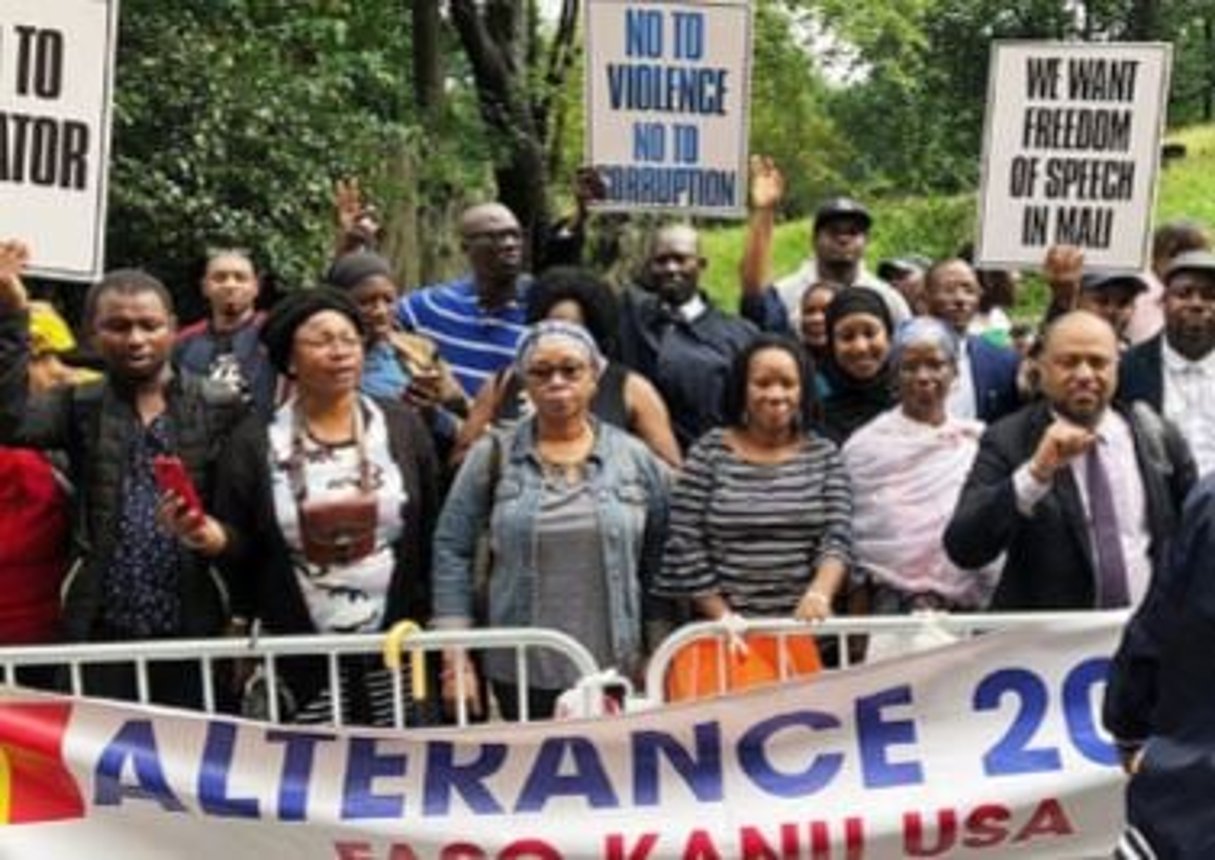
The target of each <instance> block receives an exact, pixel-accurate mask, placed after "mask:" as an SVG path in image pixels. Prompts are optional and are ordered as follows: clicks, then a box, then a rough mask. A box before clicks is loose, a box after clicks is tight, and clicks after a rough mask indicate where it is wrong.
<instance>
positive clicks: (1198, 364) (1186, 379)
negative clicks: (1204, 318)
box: [1161, 340, 1215, 477]
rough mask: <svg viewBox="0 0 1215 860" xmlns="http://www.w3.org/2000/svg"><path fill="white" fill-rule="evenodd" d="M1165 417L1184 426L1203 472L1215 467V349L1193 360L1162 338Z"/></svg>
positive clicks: (1200, 474) (1184, 434)
mask: <svg viewBox="0 0 1215 860" xmlns="http://www.w3.org/2000/svg"><path fill="white" fill-rule="evenodd" d="M1161 346H1162V352H1163V355H1161V369H1162V371H1163V375H1164V417H1166V418H1168V419H1169V420H1170V421H1172V422H1173V423H1174V424H1176V425H1177V426H1178V427H1180V428H1181V435H1183V436H1185V440H1186V441H1187V442H1189V443H1190V452H1191V453H1192V454H1193V455H1194V460H1195V461H1197V463H1198V474H1199V476H1200V477H1201V476H1203V475H1206V474H1208V473H1209V472H1210V471H1211V469H1212V468H1215V350H1211V351H1210V352H1208V353H1207V354H1206V355H1205V356H1203V357H1202V358H1200V359H1199V360H1198V361H1190V360H1189V359H1188V358H1186V357H1185V356H1184V355H1182V354H1181V353H1179V352H1177V350H1175V349H1173V348H1172V347H1171V346H1169V344H1168V341H1167V340H1165V341H1162V343H1161Z"/></svg>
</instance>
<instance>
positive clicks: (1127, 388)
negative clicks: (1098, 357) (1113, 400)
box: [1119, 251, 1215, 475]
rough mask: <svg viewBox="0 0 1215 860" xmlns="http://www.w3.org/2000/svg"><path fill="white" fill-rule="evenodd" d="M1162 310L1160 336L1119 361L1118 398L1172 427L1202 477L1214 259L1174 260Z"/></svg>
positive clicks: (1214, 423)
mask: <svg viewBox="0 0 1215 860" xmlns="http://www.w3.org/2000/svg"><path fill="white" fill-rule="evenodd" d="M1163 305H1164V331H1163V332H1161V333H1160V334H1158V335H1156V336H1155V337H1154V338H1152V339H1151V340H1148V341H1145V342H1143V343H1141V344H1139V345H1138V346H1135V347H1132V348H1131V349H1130V350H1128V351H1127V353H1126V355H1125V356H1124V357H1123V361H1122V370H1121V374H1120V379H1119V386H1120V388H1119V394H1120V395H1121V397H1122V399H1123V400H1125V401H1126V402H1128V403H1132V402H1134V401H1144V402H1146V403H1148V404H1149V405H1151V406H1152V407H1153V408H1154V409H1155V410H1156V411H1157V412H1159V413H1160V414H1162V415H1164V416H1165V417H1166V418H1169V419H1170V420H1172V421H1173V422H1175V423H1176V424H1177V425H1178V426H1179V427H1180V428H1181V431H1182V433H1183V434H1184V435H1185V437H1186V440H1187V441H1188V442H1189V443H1190V448H1191V449H1193V451H1194V458H1195V459H1196V460H1197V461H1198V470H1199V474H1201V475H1206V474H1208V473H1209V472H1210V471H1211V470H1212V468H1215V254H1212V253H1210V252H1209V251H1190V252H1188V253H1185V254H1180V255H1179V256H1177V257H1175V258H1174V259H1173V262H1172V263H1171V264H1170V265H1169V268H1168V269H1167V270H1166V271H1165V275H1164V299H1163Z"/></svg>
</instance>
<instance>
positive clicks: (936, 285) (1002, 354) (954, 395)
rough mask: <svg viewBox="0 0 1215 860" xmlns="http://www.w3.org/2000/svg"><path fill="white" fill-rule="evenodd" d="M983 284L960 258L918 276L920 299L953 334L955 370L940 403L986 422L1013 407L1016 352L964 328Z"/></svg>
mask: <svg viewBox="0 0 1215 860" xmlns="http://www.w3.org/2000/svg"><path fill="white" fill-rule="evenodd" d="M982 295H983V287H982V286H981V285H980V284H979V276H978V275H976V274H975V270H974V269H973V268H971V266H970V264H969V263H967V262H966V261H965V260H959V259H955V260H942V261H941V262H939V263H936V264H934V265H933V266H932V267H931V268H930V269H929V270H928V271H927V273H925V275H924V302H925V304H926V305H927V308H928V313H929V314H931V315H932V316H934V317H936V318H937V319H939V320H941V322H943V323H945V324H946V325H947V326H949V327H950V328H952V329H953V330H954V332H956V333H957V336H958V338H959V339H960V341H961V343H960V344H959V349H958V374H957V377H956V381H955V382H954V388H953V390H952V391H951V392H950V395H949V401H948V403H947V404H946V406H947V408H948V410H949V414H950V415H953V416H954V417H956V418H978V419H979V420H980V421H985V422H987V423H991V422H992V421H995V420H997V419H999V418H1003V417H1004V416H1005V415H1007V414H1009V413H1010V412H1013V411H1014V410H1016V408H1017V406H1018V405H1019V404H1020V398H1019V395H1018V393H1017V364H1018V357H1017V353H1016V352H1014V351H1013V350H1011V349H1008V348H1007V347H1002V346H996V345H995V344H993V343H990V342H989V341H987V340H984V339H983V338H982V337H980V336H978V335H972V334H968V333H967V329H968V328H969V327H970V323H971V321H972V320H973V319H974V317H975V313H977V312H978V310H979V299H980V298H981V297H982Z"/></svg>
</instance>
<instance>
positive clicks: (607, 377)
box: [494, 361, 629, 430]
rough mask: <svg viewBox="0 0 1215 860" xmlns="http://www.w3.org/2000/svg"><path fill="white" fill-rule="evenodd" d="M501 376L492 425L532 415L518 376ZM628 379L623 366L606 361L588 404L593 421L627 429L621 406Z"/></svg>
mask: <svg viewBox="0 0 1215 860" xmlns="http://www.w3.org/2000/svg"><path fill="white" fill-rule="evenodd" d="M505 375H506V382H505V385H506V387H505V389H504V390H503V391H502V396H501V397H499V398H498V409H497V411H496V412H495V413H494V424H496V425H502V424H512V423H514V422H515V421H518V420H519V419H520V418H521V417H523V416H524V415H529V414H531V411H532V407H531V404H530V403H528V402H527V394H526V393H525V392H524V391H523V383H522V382H521V381H520V379H519V376H518V374H515V373H506V374H505ZM628 375H629V370H628V368H626V367H625V366H624V365H622V364H617V363H616V362H614V361H609V362H608V364H607V367H605V368H604V370H603V375H602V376H600V377H599V388H598V390H597V391H596V392H595V399H594V400H592V401H591V413H592V414H593V415H594V416H595V417H596V418H598V419H599V420H600V421H604V422H606V423H608V424H612V425H614V426H616V427H619V428H620V429H622V430H628V429H629V408H628V406H627V405H626V404H625V402H624V383H625V380H626V379H628Z"/></svg>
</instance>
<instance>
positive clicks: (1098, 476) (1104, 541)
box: [1084, 443, 1130, 609]
mask: <svg viewBox="0 0 1215 860" xmlns="http://www.w3.org/2000/svg"><path fill="white" fill-rule="evenodd" d="M1099 447H1100V444H1099V443H1098V444H1095V445H1093V447H1091V448H1089V449H1088V454H1087V456H1086V459H1085V470H1084V471H1085V483H1086V484H1087V485H1088V513H1089V517H1090V518H1091V519H1092V521H1093V538H1094V543H1095V544H1096V550H1097V607H1098V608H1099V609H1116V608H1118V607H1121V606H1127V605H1128V604H1129V603H1130V598H1129V597H1128V595H1127V587H1126V560H1125V559H1124V558H1123V557H1122V538H1121V537H1120V536H1119V533H1118V512H1117V511H1116V510H1114V494H1113V493H1112V492H1111V491H1110V477H1109V474H1108V473H1107V472H1106V471H1105V466H1104V465H1102V463H1101V455H1100V454H1099V453H1098V450H1097V449H1098V448H1099Z"/></svg>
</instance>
